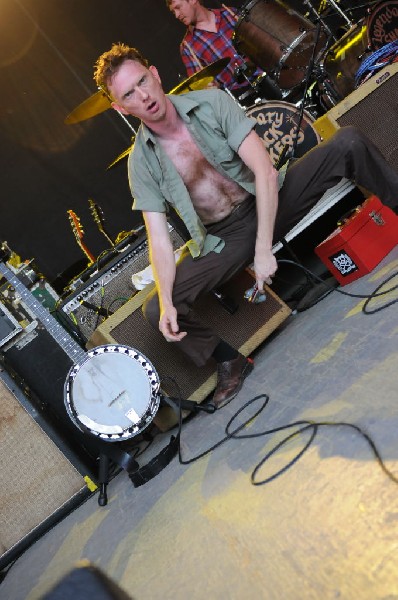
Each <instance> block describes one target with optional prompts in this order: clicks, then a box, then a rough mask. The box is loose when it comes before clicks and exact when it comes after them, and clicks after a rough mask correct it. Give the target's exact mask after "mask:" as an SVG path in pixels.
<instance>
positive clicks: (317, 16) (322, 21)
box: [303, 0, 337, 43]
mask: <svg viewBox="0 0 398 600" xmlns="http://www.w3.org/2000/svg"><path fill="white" fill-rule="evenodd" d="M303 3H304V4H305V5H306V6H308V8H309V10H310V13H312V14H313V15H314V21H315V22H316V23H317V24H318V23H320V24H321V25H322V27H323V29H324V30H325V31H326V33H327V34H328V36H329V40H330V39H332V40H333V41H334V42H336V41H337V38H336V37H335V36H334V35H333V33H332V30H331V29H330V28H329V27H328V25H327V24H326V21H325V19H322V17H321V15H320V14H319V13H318V11H317V10H316V8H314V7H313V6H312V4H311V2H310V0H303ZM317 43H318V40H317Z"/></svg>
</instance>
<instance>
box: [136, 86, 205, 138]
mask: <svg viewBox="0 0 398 600" xmlns="http://www.w3.org/2000/svg"><path fill="white" fill-rule="evenodd" d="M167 97H168V99H169V100H170V102H171V103H172V104H173V105H174V106H175V108H176V109H177V112H178V114H179V115H180V117H181V119H182V120H183V121H185V123H189V122H190V120H191V119H190V117H189V113H190V112H191V111H192V110H194V109H195V108H196V107H197V106H199V104H198V102H197V101H196V100H193V99H192V98H190V97H189V96H187V95H186V94H181V95H178V96H177V95H174V94H169V95H168V96H167ZM141 128H142V134H143V137H144V140H145V143H148V141H151V142H152V143H154V144H155V143H156V138H155V136H154V134H153V133H152V131H151V130H150V129H149V127H147V126H146V125H145V124H144V123H141Z"/></svg>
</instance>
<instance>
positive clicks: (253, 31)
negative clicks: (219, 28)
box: [232, 0, 326, 90]
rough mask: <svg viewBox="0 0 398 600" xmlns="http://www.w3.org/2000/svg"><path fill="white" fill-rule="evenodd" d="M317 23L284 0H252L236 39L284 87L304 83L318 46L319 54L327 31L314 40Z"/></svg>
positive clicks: (239, 47)
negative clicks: (283, 0) (294, 9)
mask: <svg viewBox="0 0 398 600" xmlns="http://www.w3.org/2000/svg"><path fill="white" fill-rule="evenodd" d="M315 34H316V31H315V26H314V24H313V23H312V22H311V21H310V20H309V19H306V18H305V17H304V16H302V15H300V14H299V13H297V12H295V11H293V10H290V9H289V10H287V8H286V6H285V4H284V3H283V2H282V1H280V0H250V1H249V2H247V3H246V4H245V6H244V7H243V9H242V10H241V12H240V15H239V18H238V21H237V23H236V26H235V30H234V34H233V37H232V41H233V44H234V47H235V49H236V50H237V52H238V53H239V54H244V55H245V56H247V57H248V58H249V59H250V60H251V61H252V62H253V63H254V64H255V65H257V66H258V67H260V68H261V69H263V70H264V71H265V72H266V73H268V74H269V75H270V76H271V77H272V78H273V79H274V80H275V82H276V84H277V85H278V86H279V87H280V88H281V89H282V90H284V89H285V90H293V89H294V88H296V87H298V86H300V85H301V84H302V83H303V80H304V78H305V71H306V67H307V65H308V62H309V60H310V57H311V55H312V53H313V50H314V48H315V54H316V55H318V54H319V53H320V52H321V50H322V47H323V45H324V43H325V41H326V39H325V38H326V35H325V32H324V31H322V32H321V34H320V35H318V43H317V42H316V41H315V40H314V37H315Z"/></svg>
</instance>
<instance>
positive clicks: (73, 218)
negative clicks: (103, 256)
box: [68, 210, 96, 265]
mask: <svg viewBox="0 0 398 600" xmlns="http://www.w3.org/2000/svg"><path fill="white" fill-rule="evenodd" d="M68 215H69V221H70V224H71V227H72V231H73V233H74V235H75V238H76V241H77V243H78V244H79V246H80V248H81V249H82V250H83V252H84V254H85V255H86V256H87V258H88V260H89V265H92V264H93V263H94V262H95V261H96V258H95V256H94V255H93V254H91V252H90V250H89V249H88V248H87V246H86V245H85V244H84V242H83V237H84V230H83V227H82V226H81V224H80V219H79V217H78V216H77V214H76V213H75V212H73V210H68Z"/></svg>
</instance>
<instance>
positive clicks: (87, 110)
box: [64, 90, 111, 125]
mask: <svg viewBox="0 0 398 600" xmlns="http://www.w3.org/2000/svg"><path fill="white" fill-rule="evenodd" d="M108 108H111V101H110V100H109V98H108V96H107V95H106V94H105V93H104V92H103V91H102V90H99V91H98V92H96V93H95V94H93V95H92V96H90V97H89V98H87V100H84V102H82V103H81V104H79V106H77V107H76V108H75V109H74V110H72V112H71V113H70V114H69V115H68V116H67V117H66V119H65V121H64V123H66V124H67V125H72V124H74V123H80V121H85V120H86V119H91V117H95V116H96V115H99V114H100V113H102V112H104V111H106V110H108Z"/></svg>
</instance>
